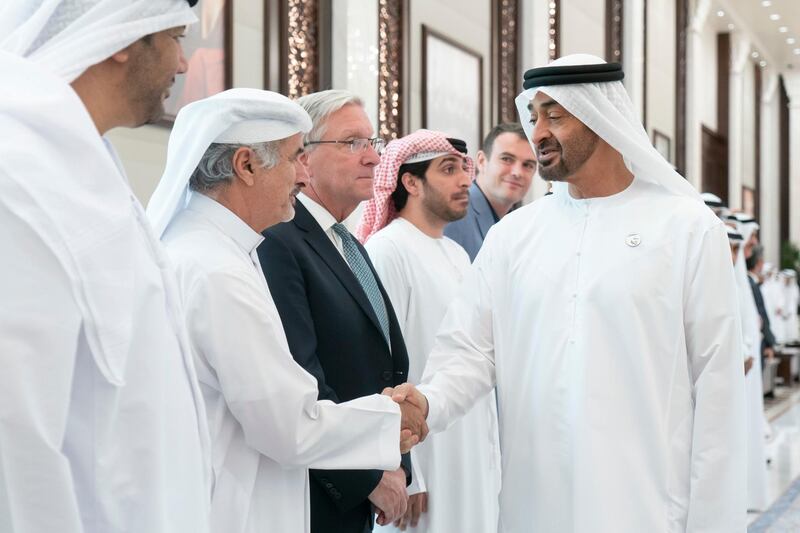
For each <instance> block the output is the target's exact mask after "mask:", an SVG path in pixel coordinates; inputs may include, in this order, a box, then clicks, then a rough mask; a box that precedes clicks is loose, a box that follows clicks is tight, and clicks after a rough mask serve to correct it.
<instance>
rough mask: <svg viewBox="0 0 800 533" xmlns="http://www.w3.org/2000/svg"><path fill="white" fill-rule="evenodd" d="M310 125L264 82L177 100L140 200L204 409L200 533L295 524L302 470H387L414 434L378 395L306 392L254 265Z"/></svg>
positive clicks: (302, 515)
mask: <svg viewBox="0 0 800 533" xmlns="http://www.w3.org/2000/svg"><path fill="white" fill-rule="evenodd" d="M310 128H311V119H310V118H309V116H308V113H306V112H305V111H304V110H303V108H302V107H300V106H299V105H297V104H296V103H294V102H291V101H290V100H289V99H288V98H286V97H285V96H282V95H280V94H277V93H272V92H268V91H261V90H256V89H231V90H228V91H225V92H222V93H220V94H217V95H215V96H212V97H210V98H207V99H204V100H200V101H197V102H194V103H192V104H189V105H188V106H186V107H184V108H183V109H182V110H181V111H180V112H179V113H178V117H177V119H176V121H175V126H174V128H173V132H172V135H171V136H170V144H169V155H168V159H167V169H166V171H165V172H164V176H163V177H162V179H161V182H160V183H159V186H158V188H157V189H156V191H155V193H154V194H153V197H152V199H151V201H150V206H148V215H149V216H150V217H151V219H152V221H153V225H154V227H155V229H156V231H157V232H158V234H162V233H163V237H162V239H163V241H164V243H165V245H166V247H167V250H168V252H169V255H170V256H171V258H172V259H173V260H174V262H175V265H176V268H177V272H178V281H179V287H180V293H181V296H182V300H183V304H184V307H185V310H186V326H187V329H188V331H189V337H190V341H191V344H192V349H193V351H194V355H195V359H196V363H197V368H198V373H199V378H200V386H201V390H202V391H203V396H204V398H205V401H206V405H207V410H208V413H209V426H210V429H211V436H212V443H211V450H212V457H213V461H212V463H213V465H214V475H215V480H216V481H215V484H214V490H213V495H212V505H211V530H212V532H213V533H261V532H264V531H267V530H275V531H280V532H282V533H305V532H308V531H309V527H310V517H309V512H308V511H309V494H308V483H309V479H308V467H309V466H313V467H315V468H327V469H330V468H384V469H396V468H397V467H398V466H399V464H400V452H401V451H403V452H406V451H408V449H409V447H410V446H411V445H412V444H413V443H414V442H416V438H415V437H413V436H412V435H411V434H410V432H405V433H406V434H405V435H403V436H401V430H400V425H401V417H400V409H399V408H398V406H397V405H396V404H394V403H393V402H392V401H391V400H390V399H389V398H387V397H386V396H380V395H372V396H368V397H363V398H357V399H354V400H352V401H350V402H345V403H342V404H339V405H337V404H334V403H333V402H330V401H325V400H323V401H318V400H317V394H318V389H317V382H316V380H315V379H314V378H313V377H312V376H311V375H310V374H309V373H307V372H306V371H305V370H303V369H302V368H301V367H300V366H299V365H297V363H295V362H294V360H293V359H292V354H291V353H290V352H289V346H288V343H287V341H286V335H285V334H284V329H283V324H282V323H281V319H280V316H279V315H278V311H277V309H276V308H275V303H274V301H273V299H272V295H271V293H270V291H269V287H268V285H267V282H266V280H265V279H264V275H263V273H262V271H261V265H260V263H259V260H258V255H257V253H256V247H257V246H258V245H259V244H260V243H261V241H262V240H263V237H262V236H261V234H260V232H261V231H264V230H265V229H266V228H268V227H270V226H272V225H274V224H277V223H279V222H284V221H287V220H291V219H292V217H293V216H294V203H295V195H296V194H297V193H298V192H299V190H300V189H301V188H302V187H303V186H304V185H305V183H306V180H307V177H306V175H305V171H304V169H303V167H302V165H300V163H299V161H298V158H299V157H300V155H301V154H302V153H303V144H302V138H301V135H302V134H303V133H305V132H307V131H308V130H309V129H310ZM408 411H409V410H408V406H405V407H404V413H405V414H406V415H407V414H408ZM406 418H407V417H404V420H403V422H407V420H406ZM401 440H402V442H401ZM398 443H400V444H399V445H398ZM401 448H402V450H401Z"/></svg>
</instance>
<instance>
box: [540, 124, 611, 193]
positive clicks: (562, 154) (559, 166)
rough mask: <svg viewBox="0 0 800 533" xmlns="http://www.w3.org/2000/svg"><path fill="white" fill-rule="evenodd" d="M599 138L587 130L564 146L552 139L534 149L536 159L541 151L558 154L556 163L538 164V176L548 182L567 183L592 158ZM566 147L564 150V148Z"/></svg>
mask: <svg viewBox="0 0 800 533" xmlns="http://www.w3.org/2000/svg"><path fill="white" fill-rule="evenodd" d="M598 139H599V137H598V135H597V134H596V133H594V132H593V131H592V130H590V129H589V128H586V130H585V131H584V132H581V133H579V134H576V135H574V136H573V137H572V138H570V139H569V140H568V142H567V143H566V144H565V145H562V144H561V143H560V142H558V141H557V140H556V139H555V138H554V137H552V138H550V139H548V140H546V141H543V142H541V143H540V144H539V145H538V146H537V147H536V152H537V157H538V155H539V154H540V152H541V151H543V150H552V151H556V152H558V154H559V155H558V162H557V163H550V164H549V165H545V164H542V163H541V162H540V163H539V175H540V176H541V177H542V178H543V179H545V180H548V181H567V180H568V179H569V177H570V176H572V175H573V174H574V173H575V172H577V171H578V169H580V168H581V167H582V166H583V164H584V163H586V161H587V160H588V159H589V158H590V157H591V156H592V154H593V153H594V150H595V148H596V147H597V141H598ZM564 146H566V149H565V147H564Z"/></svg>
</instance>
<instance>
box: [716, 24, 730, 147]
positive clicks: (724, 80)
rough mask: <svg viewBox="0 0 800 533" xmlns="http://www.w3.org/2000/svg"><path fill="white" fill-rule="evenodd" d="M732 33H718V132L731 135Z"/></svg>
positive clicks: (726, 137) (724, 137)
mask: <svg viewBox="0 0 800 533" xmlns="http://www.w3.org/2000/svg"><path fill="white" fill-rule="evenodd" d="M730 86H731V34H730V33H718V34H717V133H719V134H720V135H721V136H722V138H723V139H725V140H726V141H727V140H728V138H729V137H730V112H731V104H730Z"/></svg>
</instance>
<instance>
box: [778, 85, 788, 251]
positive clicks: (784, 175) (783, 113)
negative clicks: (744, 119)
mask: <svg viewBox="0 0 800 533" xmlns="http://www.w3.org/2000/svg"><path fill="white" fill-rule="evenodd" d="M778 106H779V108H780V119H779V120H780V158H779V159H780V174H779V176H780V177H779V180H778V181H779V183H780V186H779V197H780V233H779V234H780V240H781V247H783V243H784V242H786V241H788V240H789V94H788V93H787V92H786V84H785V82H784V80H783V76H781V82H780V100H779V104H778Z"/></svg>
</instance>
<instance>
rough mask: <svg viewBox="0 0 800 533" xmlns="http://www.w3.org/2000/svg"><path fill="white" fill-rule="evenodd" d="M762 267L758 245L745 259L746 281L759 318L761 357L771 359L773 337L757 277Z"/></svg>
mask: <svg viewBox="0 0 800 533" xmlns="http://www.w3.org/2000/svg"><path fill="white" fill-rule="evenodd" d="M763 267H764V248H763V247H762V246H761V245H760V244H756V245H754V246H753V249H752V250H751V252H750V257H748V258H747V281H749V282H750V289H752V291H753V298H754V299H755V301H756V308H757V309H758V316H760V317H761V355H762V356H764V357H768V358H770V359H771V358H772V357H774V355H775V352H774V349H775V335H773V334H772V329H770V325H769V315H768V314H767V308H766V307H765V306H764V296H763V295H762V294H761V286H760V285H761V284H760V280H759V276H760V275H761V269H762V268H763Z"/></svg>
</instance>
